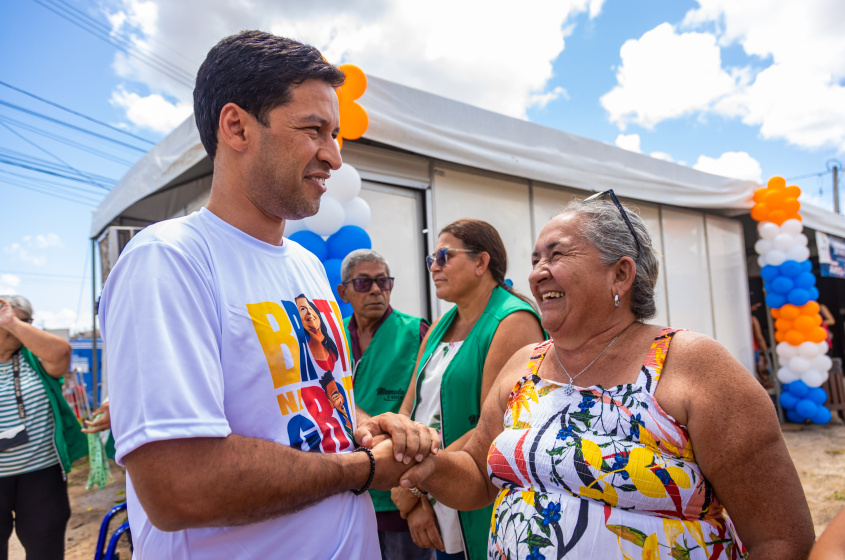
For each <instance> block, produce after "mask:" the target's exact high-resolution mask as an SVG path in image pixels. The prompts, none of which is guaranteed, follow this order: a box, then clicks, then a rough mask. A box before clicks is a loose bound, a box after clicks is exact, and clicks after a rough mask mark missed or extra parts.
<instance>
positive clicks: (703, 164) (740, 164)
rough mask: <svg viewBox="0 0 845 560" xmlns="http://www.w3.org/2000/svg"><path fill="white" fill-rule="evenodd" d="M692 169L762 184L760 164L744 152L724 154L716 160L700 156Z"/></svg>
mask: <svg viewBox="0 0 845 560" xmlns="http://www.w3.org/2000/svg"><path fill="white" fill-rule="evenodd" d="M693 169H698V170H699V171H705V172H707V173H713V174H714V175H722V176H723V177H731V178H734V179H743V180H745V181H754V182H755V183H762V182H763V170H762V169H761V168H760V163H759V162H758V161H757V160H756V159H754V158H753V157H751V156H750V155H748V154H747V153H746V152H725V153H723V154H722V155H721V156H719V157H718V158H711V157H707V156H704V155H702V156H699V158H698V161H697V162H696V164H695V165H693Z"/></svg>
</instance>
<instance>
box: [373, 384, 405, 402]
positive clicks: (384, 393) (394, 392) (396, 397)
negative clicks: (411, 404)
mask: <svg viewBox="0 0 845 560" xmlns="http://www.w3.org/2000/svg"><path fill="white" fill-rule="evenodd" d="M376 394H377V395H378V396H380V397H384V400H386V401H401V400H402V399H404V398H405V391H402V390H400V389H386V388H384V387H379V388H378V389H377V390H376Z"/></svg>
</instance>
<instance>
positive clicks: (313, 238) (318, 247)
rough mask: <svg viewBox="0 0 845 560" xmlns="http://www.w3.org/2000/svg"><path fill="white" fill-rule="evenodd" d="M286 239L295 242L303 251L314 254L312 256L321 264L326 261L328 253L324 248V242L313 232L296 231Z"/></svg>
mask: <svg viewBox="0 0 845 560" xmlns="http://www.w3.org/2000/svg"><path fill="white" fill-rule="evenodd" d="M288 239H290V240H291V241H296V242H297V243H299V244H300V245H302V246H303V247H304V248H305V249H307V250H309V251H311V252H312V253H314V256H316V257H317V258H318V259H319V260H320V261H321V262H322V261H324V260H326V254H327V253H328V249H327V248H326V242H325V241H323V238H322V237H320V236H319V235H317V234H316V233H314V232H313V231H308V230H301V231H297V232H295V233H293V234H291V236H290V237H288Z"/></svg>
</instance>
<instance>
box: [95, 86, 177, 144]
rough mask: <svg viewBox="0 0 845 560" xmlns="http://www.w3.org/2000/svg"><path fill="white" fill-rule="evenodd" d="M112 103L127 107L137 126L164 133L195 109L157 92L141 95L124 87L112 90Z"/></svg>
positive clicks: (129, 117) (127, 111)
mask: <svg viewBox="0 0 845 560" xmlns="http://www.w3.org/2000/svg"><path fill="white" fill-rule="evenodd" d="M111 104H112V105H115V106H117V107H121V108H123V109H125V110H126V116H127V118H128V119H129V120H130V121H132V122H133V123H134V124H136V125H137V126H140V127H143V128H149V129H151V130H154V131H156V132H162V133H167V132H170V131H171V130H173V129H174V128H176V126H178V125H179V124H181V123H182V121H184V120H185V119H186V118H188V116H190V114H191V111H192V110H193V108H192V106H191V105H190V104H189V103H185V102H179V103H176V104H174V103H170V102H169V101H167V100H166V99H165V98H164V97H162V96H161V95H158V94H157V93H154V94H151V95H148V96H146V97H141V96H140V95H138V94H137V93H130V92H128V91H126V90H124V89H122V88H121V89H118V90H117V91H115V92H112V97H111Z"/></svg>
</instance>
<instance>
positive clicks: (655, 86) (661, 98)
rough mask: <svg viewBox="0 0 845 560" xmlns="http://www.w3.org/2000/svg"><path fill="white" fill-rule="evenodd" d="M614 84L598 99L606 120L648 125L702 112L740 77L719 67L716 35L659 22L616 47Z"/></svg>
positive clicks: (719, 55) (618, 123) (727, 92)
mask: <svg viewBox="0 0 845 560" xmlns="http://www.w3.org/2000/svg"><path fill="white" fill-rule="evenodd" d="M620 56H621V59H622V64H621V66H620V67H619V69H618V70H617V73H616V79H617V82H618V85H617V86H616V87H614V88H613V89H612V90H611V91H610V92H608V93H606V94H605V95H603V96H602V97H601V104H602V106H603V107H604V108H605V110H606V111H607V112H608V114H609V116H610V120H611V122H614V123H616V124H617V125H618V126H619V128H620V129H622V130H624V129H625V127H626V125H627V124H628V123H631V122H634V123H637V124H640V125H642V126H644V127H646V128H649V129H650V128H652V127H654V125H656V124H657V123H659V122H660V121H662V120H666V119H671V118H675V117H680V116H683V115H686V114H689V113H692V112H694V111H705V110H708V109H710V108H712V107H713V105H714V103H716V102H717V101H718V100H720V99H721V98H723V97H724V96H725V95H727V94H729V93H732V92H733V91H734V90H735V88H736V85H737V81H738V80H739V79H740V76H739V75H731V74H728V73H727V72H726V71H725V70H723V69H722V57H721V51H720V49H719V47H718V45H717V44H716V37H715V36H714V35H712V34H709V33H698V32H689V33H677V32H676V31H675V28H674V27H673V26H672V25H670V24H668V23H663V24H660V25H659V26H657V27H655V28H654V29H652V30H651V31H648V32H646V33H645V34H644V35H643V36H642V37H640V38H639V39H629V40H628V41H626V42H625V44H623V45H622V49H621V50H620Z"/></svg>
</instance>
